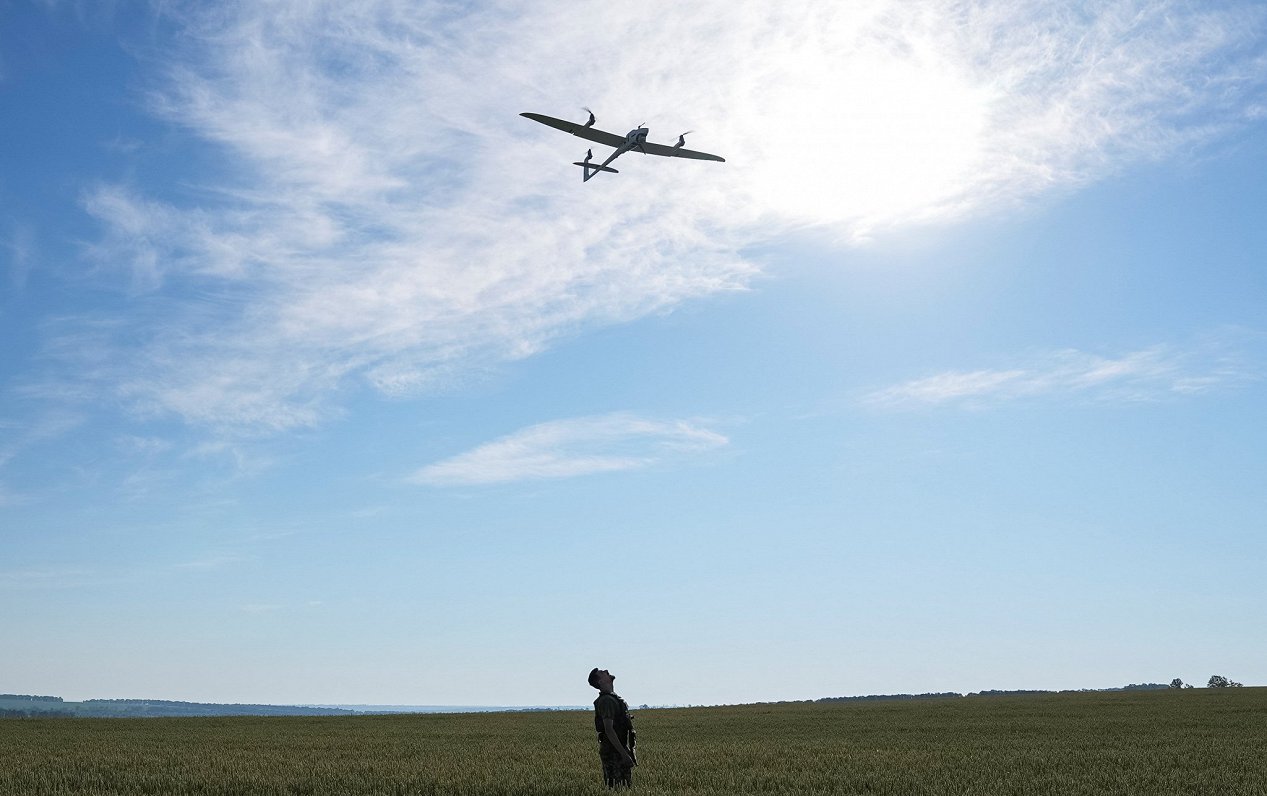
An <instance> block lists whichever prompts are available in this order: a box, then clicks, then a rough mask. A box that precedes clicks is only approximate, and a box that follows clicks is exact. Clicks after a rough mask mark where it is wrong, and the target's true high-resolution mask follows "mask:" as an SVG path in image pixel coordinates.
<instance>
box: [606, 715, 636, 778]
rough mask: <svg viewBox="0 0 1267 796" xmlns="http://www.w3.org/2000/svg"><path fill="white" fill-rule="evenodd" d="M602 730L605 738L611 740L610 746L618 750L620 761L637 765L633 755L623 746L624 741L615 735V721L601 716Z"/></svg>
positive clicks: (629, 764)
mask: <svg viewBox="0 0 1267 796" xmlns="http://www.w3.org/2000/svg"><path fill="white" fill-rule="evenodd" d="M603 732H605V733H607V740H609V741H611V744H612V746H614V747H616V749H617V750H618V751H619V752H620V762H622V763H624V764H625V765H627V766H633V765H637V761H636V760H634V758H633V755H631V754H629V750H628V749H626V748H625V744H624V742H623V741H621V740H620V738H618V737H616V722H615V721H613V720H612V719H609V718H607V717H606V716H604V717H603Z"/></svg>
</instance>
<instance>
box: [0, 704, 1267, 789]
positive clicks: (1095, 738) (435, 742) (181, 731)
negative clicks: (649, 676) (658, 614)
mask: <svg viewBox="0 0 1267 796" xmlns="http://www.w3.org/2000/svg"><path fill="white" fill-rule="evenodd" d="M636 714H637V715H636V722H637V725H638V733H639V744H638V752H639V759H640V761H641V765H640V766H639V767H638V768H637V769H635V773H634V782H635V790H636V791H637V792H641V793H644V794H670V793H672V794H697V795H699V796H703V794H730V793H778V794H812V793H867V794H974V796H984V795H986V794H1012V793H1035V794H1060V795H1061V796H1064V795H1065V794H1140V795H1141V796H1143V795H1144V794H1166V793H1174V794H1211V795H1212V796H1213V795H1215V794H1218V795H1220V796H1221V795H1222V794H1267V688H1236V689H1191V690H1187V691H1155V692H1134V693H1132V692H1126V693H1078V694H1053V695H1042V696H1021V697H971V698H963V699H951V700H928V701H914V702H867V703H851V704H803V703H801V704H779V705H750V706H743V707H728V708H682V709H673V710H643V711H637V712H636ZM598 771H599V765H598V757H597V754H596V753H595V750H594V744H593V741H592V723H591V719H590V716H589V714H587V713H581V712H540V713H498V714H462V715H453V714H449V715H434V714H433V715H410V716H399V715H397V716H357V717H296V718H280V717H244V718H178V719H11V720H5V721H0V794H23V796H27V795H28V794H63V793H64V794H71V793H74V794H125V793H126V794H132V793H152V794H195V793H196V794H256V793H260V794H263V793H269V794H273V793H276V794H561V795H563V794H576V795H577V796H582V795H584V794H600V793H604V792H606V791H605V789H603V788H602V787H601V786H600V784H599V781H598V780H599V776H598Z"/></svg>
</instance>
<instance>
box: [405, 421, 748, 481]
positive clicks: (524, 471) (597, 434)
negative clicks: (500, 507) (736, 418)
mask: <svg viewBox="0 0 1267 796" xmlns="http://www.w3.org/2000/svg"><path fill="white" fill-rule="evenodd" d="M728 443H729V440H727V439H726V437H724V436H722V435H721V434H718V433H716V432H714V431H710V430H708V429H706V428H701V427H699V426H697V425H695V424H692V423H688V422H685V421H680V420H679V421H671V422H670V421H659V420H649V419H646V418H641V417H637V416H635V415H630V414H625V413H617V414H609V415H596V416H592V417H578V418H569V419H566V420H554V421H551V422H548V423H540V424H537V425H534V426H529V427H528V428H524V429H521V430H519V431H516V432H514V433H512V434H508V435H506V436H504V437H501V438H500V439H496V440H493V441H492V442H488V443H485V444H483V445H480V446H479V447H476V448H474V449H472V450H470V451H467V452H466V453H462V454H459V455H457V456H454V457H451V458H449V459H445V460H443V461H440V462H436V463H434V464H430V465H427V466H426V467H423V468H422V469H421V470H418V471H417V472H416V473H414V474H413V476H411V478H410V480H411V481H413V482H414V483H419V484H426V485H429V486H458V485H475V484H495V483H507V482H512V481H524V480H536V479H543V478H572V477H576V476H581V475H591V474H594V473H607V472H616V471H620V470H634V469H640V468H643V467H649V466H651V465H654V464H657V463H660V462H664V461H666V460H669V459H673V458H677V457H680V456H683V455H688V454H698V453H703V452H706V451H709V450H713V449H715V448H719V447H722V446H724V445H726V444H728Z"/></svg>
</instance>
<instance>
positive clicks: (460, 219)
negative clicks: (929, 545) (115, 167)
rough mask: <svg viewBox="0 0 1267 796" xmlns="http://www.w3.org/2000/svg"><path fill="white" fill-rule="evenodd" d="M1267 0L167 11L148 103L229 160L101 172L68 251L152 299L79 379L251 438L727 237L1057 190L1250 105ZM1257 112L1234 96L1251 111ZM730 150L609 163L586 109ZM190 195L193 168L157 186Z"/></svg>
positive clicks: (740, 283) (910, 216)
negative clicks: (164, 68)
mask: <svg viewBox="0 0 1267 796" xmlns="http://www.w3.org/2000/svg"><path fill="white" fill-rule="evenodd" d="M1265 20H1267V12H1265V11H1264V9H1262V8H1258V7H1254V6H1248V7H1244V8H1240V9H1237V8H1235V7H1225V8H1219V9H1214V10H1206V9H1203V8H1201V7H1200V6H1192V5H1190V4H1180V3H1165V2H1162V3H1156V2H1149V3H1144V2H1117V3H1112V4H1107V5H1104V6H1100V7H1096V8H1091V9H1076V10H1075V9H1071V8H1070V7H1069V6H1068V5H1067V4H1065V3H1058V2H1028V3H1026V2H1021V3H991V2H976V3H973V2H968V3H963V2H954V3H942V2H931V1H927V2H896V1H895V0H894V1H891V2H890V1H886V0H871V1H870V2H857V3H848V4H844V3H825V2H814V1H811V0H802V1H801V2H788V3H780V4H770V3H766V2H758V0H747V1H746V2H745V1H744V0H725V2H723V0H701V1H700V2H694V3H680V2H668V0H663V1H660V0H649V1H648V2H644V3H638V4H632V5H628V4H626V5H619V4H617V5H612V4H609V3H598V2H591V3H553V4H552V3H520V2H513V1H511V0H508V1H507V2H502V3H486V4H478V5H475V6H470V7H467V8H463V9H456V10H455V7H453V6H450V5H448V4H437V3H417V4H414V3H407V4H402V3H395V2H386V0H384V2H378V3H374V2H366V3H333V2H331V3H317V2H308V1H307V0H305V1H304V2H293V3H288V2H276V3H269V4H257V3H230V4H221V5H217V6H216V10H214V11H199V12H190V16H188V17H187V18H185V19H183V20H180V22H182V24H183V25H184V26H185V29H186V33H187V34H188V35H186V36H182V37H181V38H180V41H182V42H194V43H196V45H197V48H198V49H196V50H191V51H185V52H177V53H173V54H172V57H171V61H170V70H169V72H168V75H167V78H166V80H165V81H164V82H163V83H162V84H161V85H160V86H158V87H157V88H156V89H155V90H154V92H153V93H152V95H151V104H152V107H153V108H154V110H155V112H156V113H158V114H159V115H161V116H162V117H163V118H165V119H168V120H170V121H172V122H173V123H175V124H177V125H179V126H181V127H183V128H184V129H186V130H188V131H189V132H190V134H191V135H192V136H193V137H194V138H195V140H196V141H199V142H202V143H203V145H204V146H210V147H211V148H212V149H213V150H214V152H215V155H216V158H215V159H216V160H217V161H218V162H220V163H222V164H224V168H223V169H222V170H221V171H220V172H219V173H215V174H201V175H196V174H194V173H191V174H190V176H189V179H190V180H192V179H198V180H201V184H200V185H199V186H198V187H197V188H187V189H184V190H183V191H174V190H168V191H166V192H162V191H159V190H157V189H150V188H147V186H143V185H132V186H125V185H117V184H103V185H98V186H96V187H94V188H92V189H91V190H89V191H88V192H87V193H86V194H85V200H84V201H85V207H86V208H87V210H88V211H89V212H90V213H91V214H92V215H93V216H95V217H96V218H97V219H98V220H99V221H100V223H101V224H102V226H103V228H104V234H103V236H102V238H101V239H100V240H99V241H97V242H96V243H95V244H94V245H93V246H92V247H91V249H90V252H91V254H92V256H93V257H95V258H96V259H97V260H99V261H100V262H102V263H104V264H106V265H107V266H113V267H118V268H122V269H126V270H127V271H128V272H130V273H131V274H132V289H133V290H134V291H142V292H143V291H158V292H160V293H170V294H171V296H172V300H171V301H170V302H167V303H166V304H165V306H167V307H170V308H171V309H169V310H167V312H166V313H162V312H160V311H158V310H155V314H154V315H146V316H145V317H144V320H143V321H139V322H137V324H136V325H134V326H129V327H127V328H124V329H121V330H119V340H118V341H117V342H116V344H117V345H120V346H123V345H127V346H134V345H135V343H134V342H123V341H124V340H127V341H135V340H136V339H138V338H139V339H140V340H141V343H140V350H139V351H134V352H133V354H132V355H130V356H126V357H115V358H113V359H114V360H115V361H120V362H128V363H131V364H129V365H128V367H127V368H126V369H120V370H117V371H110V370H98V371H92V373H95V374H96V376H97V377H99V378H100V380H101V381H102V382H103V383H105V384H107V385H109V386H110V388H112V389H114V390H116V391H117V392H118V393H119V394H120V395H121V396H122V397H124V398H125V399H126V400H128V401H130V402H132V403H133V405H136V406H139V407H141V408H143V409H145V410H148V411H152V412H155V413H158V414H170V415H176V416H179V417H182V418H184V419H186V420H188V421H190V422H193V423H197V424H206V425H212V426H221V427H231V428H237V429H241V428H250V429H257V430H264V431H276V430H282V429H287V428H292V427H296V426H305V425H313V424H316V423H319V422H321V421H322V420H323V419H324V418H327V417H329V416H330V415H331V414H332V413H335V412H337V406H338V402H337V395H338V394H339V392H340V391H341V390H344V389H348V388H353V387H355V386H356V385H357V384H364V385H368V386H369V387H371V388H372V389H375V390H378V391H380V392H382V393H384V394H393V395H394V394H409V393H412V392H417V391H419V390H427V389H430V388H433V387H434V386H436V385H437V384H444V383H448V382H449V381H451V380H452V379H455V378H461V377H462V374H463V373H469V372H471V370H472V369H473V368H474V369H478V368H480V367H483V366H486V365H495V364H497V363H500V362H506V361H513V360H516V359H520V358H523V357H527V356H531V355H532V354H534V353H536V352H538V351H540V350H542V349H543V348H545V347H547V346H549V345H550V344H551V343H552V342H553V341H555V340H557V339H558V338H560V337H562V336H566V335H570V334H574V333H576V332H578V331H581V330H584V329H586V328H591V327H595V326H601V325H607V324H613V323H620V322H623V321H626V320H630V319H633V318H637V317H640V316H643V315H646V314H648V313H652V312H656V311H662V310H665V309H669V308H672V307H674V306H676V305H678V304H680V303H682V302H684V301H689V300H692V299H696V298H699V297H701V296H707V295H710V294H714V293H717V292H719V291H726V290H738V289H743V288H744V287H745V286H746V284H747V283H748V281H749V280H750V279H751V278H752V276H753V275H754V274H755V273H756V271H757V268H756V266H755V265H754V264H752V263H750V262H747V261H745V259H744V258H743V257H742V256H741V255H740V253H739V252H740V251H741V249H742V248H743V247H744V246H747V245H750V244H753V243H756V242H760V241H762V240H765V239H768V238H769V237H770V236H772V235H777V234H782V233H784V232H786V231H788V230H790V229H794V228H796V227H800V226H804V225H823V226H826V227H827V228H829V229H832V230H835V231H837V232H838V234H839V235H840V236H841V237H842V238H845V239H860V238H865V237H866V236H868V235H874V234H880V233H882V232H883V231H884V230H886V229H890V228H893V227H896V226H900V225H904V224H909V223H917V222H927V221H946V220H949V219H954V218H957V217H960V216H963V215H965V214H968V213H974V212H983V211H988V210H989V209H991V208H994V207H998V206H1000V205H1008V204H1011V203H1014V202H1016V201H1018V200H1021V199H1024V198H1025V197H1029V196H1032V195H1035V194H1037V193H1040V192H1042V191H1045V190H1048V189H1050V188H1052V187H1059V186H1071V185H1078V184H1081V183H1085V182H1088V181H1091V180H1094V179H1097V178H1098V177H1100V176H1102V175H1104V174H1106V173H1109V172H1112V171H1113V170H1115V169H1118V168H1121V167H1122V165H1123V164H1126V163H1130V162H1132V161H1135V160H1138V159H1141V158H1152V157H1161V156H1164V155H1166V154H1168V153H1170V152H1172V151H1174V150H1175V149H1176V148H1177V147H1179V146H1180V145H1182V144H1187V143H1192V142H1198V141H1201V140H1205V139H1208V138H1209V137H1211V136H1213V135H1217V134H1218V133H1220V132H1221V131H1223V130H1225V129H1227V128H1228V127H1229V126H1231V125H1235V124H1238V123H1242V122H1243V121H1244V119H1245V118H1248V117H1250V116H1252V115H1253V111H1252V109H1253V108H1254V107H1261V102H1260V101H1259V98H1260V97H1261V95H1262V93H1263V91H1262V89H1263V85H1264V74H1265V73H1267V65H1265V64H1264V60H1263V58H1262V56H1261V53H1260V52H1259V49H1260V47H1259V42H1260V41H1261V34H1262V32H1263V30H1264V24H1265ZM1255 102H1258V104H1257V105H1255V104H1254V103H1255ZM581 104H589V105H590V106H591V107H594V108H596V109H597V110H598V111H599V121H600V126H604V127H606V128H608V129H614V130H616V131H617V132H624V130H625V129H627V128H628V127H632V126H633V125H634V124H636V123H638V122H643V121H646V122H648V123H649V124H650V126H651V128H652V138H653V140H654V139H658V140H665V141H668V140H672V138H673V136H674V135H675V134H676V133H678V132H680V131H681V130H684V129H687V128H688V127H693V128H695V129H696V130H697V132H696V134H695V135H694V137H693V138H692V139H691V145H692V146H694V147H698V148H701V149H706V150H709V151H714V152H718V153H720V154H722V155H724V156H726V157H727V158H728V162H727V163H726V164H709V163H698V162H678V161H661V160H659V159H653V158H643V157H640V156H636V155H626V156H624V157H623V158H622V159H621V160H620V161H618V162H617V164H616V165H617V166H618V167H620V168H621V169H622V171H623V173H622V174H621V175H620V176H619V177H612V176H610V175H603V176H602V177H600V178H599V179H596V180H594V181H592V182H590V183H586V184H584V185H582V184H581V182H580V179H579V178H580V174H579V170H577V169H575V168H573V167H571V166H570V165H568V164H569V161H571V160H574V159H576V158H577V157H579V156H580V155H581V154H582V153H583V146H584V144H583V142H580V141H579V140H578V139H571V138H569V137H567V136H566V135H563V134H561V133H558V132H557V131H552V130H549V129H547V128H544V127H540V126H536V125H534V124H533V123H532V122H530V121H528V120H525V119H522V118H520V117H519V116H518V115H517V114H518V112H520V111H526V110H534V111H540V112H545V113H550V114H555V115H569V114H575V115H577V116H578V118H579V116H580V111H579V110H578V106H579V105H581ZM185 184H186V185H187V184H188V180H186V181H185Z"/></svg>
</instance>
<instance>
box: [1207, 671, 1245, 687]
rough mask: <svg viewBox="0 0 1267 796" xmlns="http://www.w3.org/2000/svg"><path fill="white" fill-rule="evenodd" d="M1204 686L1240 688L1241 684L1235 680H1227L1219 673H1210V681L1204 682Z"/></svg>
mask: <svg viewBox="0 0 1267 796" xmlns="http://www.w3.org/2000/svg"><path fill="white" fill-rule="evenodd" d="M1205 686H1206V688H1240V687H1241V684H1240V683H1238V682H1236V681H1235V680H1229V679H1227V678H1226V677H1224V676H1223V675H1221V674H1212V675H1210V682H1208V683H1206V684H1205Z"/></svg>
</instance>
